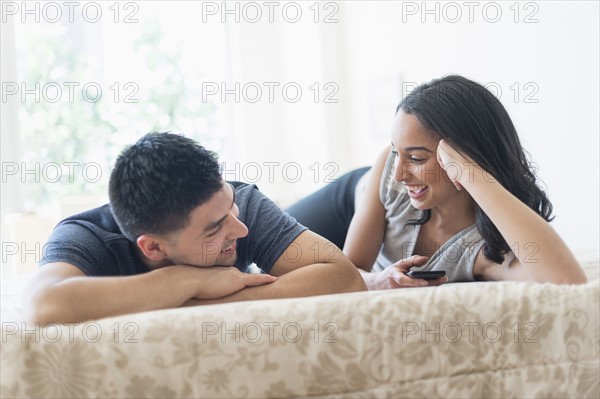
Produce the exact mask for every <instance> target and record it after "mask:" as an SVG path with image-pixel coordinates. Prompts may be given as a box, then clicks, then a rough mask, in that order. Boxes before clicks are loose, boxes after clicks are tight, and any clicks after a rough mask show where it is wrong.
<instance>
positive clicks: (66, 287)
mask: <svg viewBox="0 0 600 399" xmlns="http://www.w3.org/2000/svg"><path fill="white" fill-rule="evenodd" d="M193 272H194V270H193V269H192V268H190V267H187V266H171V267H169V268H162V269H157V270H154V271H151V272H148V273H143V274H139V275H134V276H118V277H90V276H86V275H85V274H84V273H83V272H82V271H81V270H80V269H79V268H77V267H76V266H74V265H72V264H69V263H64V262H55V263H48V264H46V265H44V266H42V267H41V268H40V270H38V271H37V273H36V275H35V277H34V279H33V280H32V281H31V283H30V284H29V285H28V287H27V288H26V290H25V291H24V293H23V305H24V307H23V310H24V313H25V318H26V320H27V321H29V322H33V323H40V324H42V325H43V324H48V323H52V322H59V323H68V322H78V321H84V320H90V319H98V318H102V317H107V316H117V315H121V314H127V313H135V312H143V311H147V310H154V309H165V308H171V307H177V306H180V305H181V304H182V303H184V302H185V301H186V300H188V299H190V298H191V297H193V296H194V294H195V292H196V291H195V290H197V286H195V282H197V281H195V275H194V273H193Z"/></svg>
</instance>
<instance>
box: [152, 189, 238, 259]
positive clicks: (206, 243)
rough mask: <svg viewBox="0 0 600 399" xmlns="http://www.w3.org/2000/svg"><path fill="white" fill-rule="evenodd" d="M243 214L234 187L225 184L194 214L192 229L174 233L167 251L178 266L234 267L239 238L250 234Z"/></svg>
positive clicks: (167, 245) (168, 255) (165, 250)
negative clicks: (241, 217) (236, 199)
mask: <svg viewBox="0 0 600 399" xmlns="http://www.w3.org/2000/svg"><path fill="white" fill-rule="evenodd" d="M239 214H240V210H239V209H238V207H237V205H236V204H235V191H234V188H233V187H232V186H231V185H230V184H229V183H224V184H223V189H222V190H220V191H218V192H216V193H215V194H213V196H212V198H211V199H210V200H209V201H208V202H206V203H204V204H203V205H200V206H198V207H197V208H196V209H194V210H193V211H192V212H191V213H190V220H189V224H188V226H187V227H185V228H184V229H183V230H180V231H178V232H176V233H173V234H171V235H170V237H169V239H168V240H167V243H166V244H165V245H164V249H163V250H164V252H165V253H166V255H167V257H168V258H169V259H170V260H171V261H172V262H173V263H174V264H176V265H177V264H178V265H190V266H200V267H202V266H204V267H206V266H233V265H234V264H235V261H236V259H237V252H236V247H237V239H238V238H243V237H245V236H247V235H248V228H247V227H246V225H244V224H243V223H242V222H241V221H240V220H239V219H238V216H239Z"/></svg>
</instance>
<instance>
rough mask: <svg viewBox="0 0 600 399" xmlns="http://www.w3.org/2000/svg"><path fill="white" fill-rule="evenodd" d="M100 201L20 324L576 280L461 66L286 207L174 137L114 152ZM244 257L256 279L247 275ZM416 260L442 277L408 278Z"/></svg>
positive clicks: (489, 108) (496, 113) (44, 273)
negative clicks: (340, 171) (356, 160)
mask: <svg viewBox="0 0 600 399" xmlns="http://www.w3.org/2000/svg"><path fill="white" fill-rule="evenodd" d="M109 198H110V204H107V205H105V206H102V207H100V208H96V209H93V210H90V211H87V212H84V213H81V214H79V215H75V216H72V217H69V218H67V219H65V220H63V221H62V222H60V223H59V224H58V226H57V227H56V228H55V229H54V231H53V233H52V235H51V237H50V239H49V241H48V243H47V244H46V245H45V248H44V257H43V259H42V261H41V262H40V265H41V267H40V269H39V270H38V271H37V272H36V275H35V277H34V278H33V279H32V281H31V283H30V285H29V286H28V288H27V289H26V291H25V295H24V309H25V316H26V318H27V319H28V320H29V321H31V322H34V323H40V324H47V323H51V322H62V323H66V322H78V321H84V320H89V319H96V318H101V317H107V316H114V315H120V314H126V313H134V312H141V311H146V310H154V309H164V308H172V307H178V306H185V305H199V304H209V303H224V302H233V301H244V300H255V299H267V298H286V297H302V296H310V295H320V294H329V293H343V292H353V291H361V290H364V289H365V288H369V289H386V288H398V287H416V286H426V285H440V284H443V283H444V282H446V281H450V282H457V281H473V280H524V281H539V282H555V283H567V284H576V283H584V282H585V281H586V278H585V275H584V273H583V270H582V269H581V267H580V266H579V264H578V263H577V261H576V260H575V258H574V256H573V254H572V253H571V251H570V250H569V248H568V247H567V246H566V245H565V243H564V242H563V241H562V239H561V238H560V237H559V236H558V235H557V234H556V232H554V230H553V229H552V227H550V225H549V224H548V221H550V220H551V212H552V205H551V204H550V202H549V200H548V198H547V197H546V195H545V194H544V192H543V191H542V190H541V189H540V188H539V187H538V186H537V184H536V178H535V175H534V174H533V172H532V171H531V169H530V166H529V164H528V161H527V159H526V157H525V154H524V151H523V149H522V147H521V145H520V142H519V139H518V136H517V133H516V130H515V128H514V126H513V124H512V122H511V120H510V118H509V116H508V114H507V112H506V110H505V109H504V107H503V106H502V105H501V104H500V102H499V101H498V100H497V99H496V98H495V97H494V95H493V94H492V93H490V92H489V91H488V90H487V89H485V88H484V87H483V86H481V85H479V84H477V83H475V82H472V81H470V80H468V79H465V78H463V77H460V76H447V77H444V78H442V79H437V80H434V81H432V82H429V83H427V84H423V85H421V86H420V87H418V88H417V89H415V90H414V91H413V92H411V93H410V94H409V95H408V96H407V97H406V98H404V99H403V100H402V102H401V103H400V104H399V105H398V108H397V111H396V119H395V123H394V126H393V129H392V136H391V145H390V146H388V147H387V148H386V149H385V150H384V151H383V152H382V153H381V155H380V156H379V157H378V159H377V160H376V162H375V164H374V166H373V167H372V168H370V169H368V170H367V168H363V169H359V170H357V171H354V172H351V173H349V174H347V175H345V176H342V177H341V178H340V179H338V181H336V182H334V183H332V184H330V185H329V186H327V187H325V188H323V189H322V190H320V191H318V192H316V193H315V194H313V195H311V196H310V197H308V198H306V199H304V200H302V201H300V202H299V203H298V204H296V205H294V206H292V207H291V208H289V209H288V212H289V214H288V213H285V212H283V211H281V210H280V209H279V208H277V206H276V205H275V204H274V203H273V202H271V201H270V200H269V199H268V198H267V197H265V196H264V195H262V194H261V193H260V191H258V189H257V188H256V186H254V185H248V184H243V183H238V182H226V181H223V180H222V178H221V175H220V171H219V164H218V161H217V158H216V156H215V155H214V154H213V153H211V152H209V151H207V150H206V149H204V148H203V147H201V146H200V145H198V144H196V143H195V142H193V141H192V140H190V139H187V138H185V137H182V136H178V135H174V134H169V133H162V134H158V133H152V134H148V135H146V136H144V137H143V138H142V139H140V140H139V141H138V142H137V143H135V144H134V145H132V146H130V147H128V148H126V149H125V150H124V151H123V152H122V153H121V155H120V156H119V158H118V159H117V162H116V164H115V168H114V170H113V172H112V174H111V177H110V182H109ZM355 200H356V202H357V204H358V205H357V206H356V211H355ZM298 222H299V223H298ZM305 226H306V227H305ZM307 227H308V228H309V229H310V230H308V229H307ZM329 240H330V241H331V242H333V243H334V244H335V245H336V246H337V247H339V248H343V252H342V251H341V250H339V249H337V247H336V246H334V245H333V244H331V242H330V241H329ZM315 246H317V247H315ZM288 249H289V250H288ZM252 263H256V265H257V266H258V267H259V268H260V269H261V270H262V271H263V272H264V273H263V274H248V273H246V271H247V268H248V266H249V265H250V264H252ZM232 266H233V267H232ZM413 266H415V267H419V266H422V268H421V267H420V268H419V269H420V270H423V269H424V270H445V271H446V272H447V275H448V277H442V278H440V279H437V280H429V281H426V280H423V279H416V278H410V277H408V276H407V275H406V273H407V272H408V271H409V270H410V268H411V267H413ZM359 271H360V273H359ZM361 277H362V278H361Z"/></svg>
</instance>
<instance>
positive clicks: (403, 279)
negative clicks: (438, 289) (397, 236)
mask: <svg viewBox="0 0 600 399" xmlns="http://www.w3.org/2000/svg"><path fill="white" fill-rule="evenodd" d="M426 262H427V257H426V256H420V255H413V256H411V257H410V258H407V259H401V260H399V261H398V262H396V263H394V264H393V265H391V266H389V267H386V268H385V269H384V270H383V271H381V272H378V273H366V274H367V275H368V274H371V275H372V277H371V278H370V279H369V280H370V281H368V282H367V285H368V286H369V289H370V290H387V289H392V288H408V287H427V286H436V285H442V284H444V283H445V282H447V281H448V277H441V278H438V279H436V280H424V279H421V278H411V277H408V276H407V275H406V273H408V271H409V270H410V269H411V268H412V267H413V266H422V265H424V264H425V263H426Z"/></svg>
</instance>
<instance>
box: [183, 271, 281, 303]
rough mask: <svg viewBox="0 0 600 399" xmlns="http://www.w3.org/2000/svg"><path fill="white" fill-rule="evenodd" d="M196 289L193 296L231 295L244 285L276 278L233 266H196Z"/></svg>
mask: <svg viewBox="0 0 600 399" xmlns="http://www.w3.org/2000/svg"><path fill="white" fill-rule="evenodd" d="M196 269H197V273H198V281H199V284H198V290H197V292H196V293H195V294H194V296H193V298H196V299H217V298H222V297H224V296H228V295H231V294H233V293H236V292H238V291H240V290H243V289H244V288H246V287H251V286H256V285H263V284H269V283H272V282H274V281H276V280H277V277H275V276H271V275H270V274H248V273H242V272H241V271H239V270H238V269H236V268H235V267H225V266H214V267H208V268H196Z"/></svg>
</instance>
